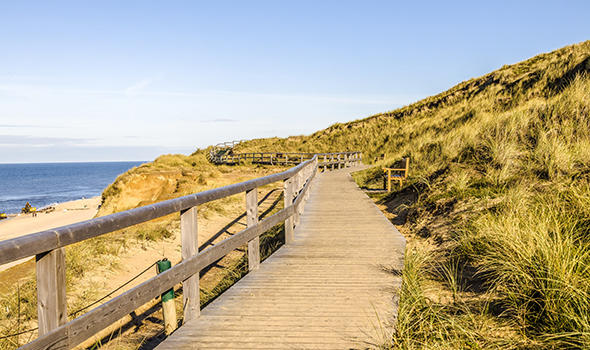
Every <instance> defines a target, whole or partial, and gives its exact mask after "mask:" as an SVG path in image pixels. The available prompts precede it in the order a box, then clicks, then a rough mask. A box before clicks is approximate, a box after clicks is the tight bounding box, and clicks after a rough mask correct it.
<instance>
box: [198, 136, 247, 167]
mask: <svg viewBox="0 0 590 350" xmlns="http://www.w3.org/2000/svg"><path fill="white" fill-rule="evenodd" d="M244 141H246V140H237V141H228V142H222V143H218V144H216V145H215V146H213V147H211V150H210V151H209V154H208V155H207V160H209V161H210V162H211V163H215V164H222V163H223V162H220V160H221V159H222V157H223V156H225V155H228V154H231V153H232V151H233V148H234V147H235V146H237V145H238V144H240V143H241V142H244Z"/></svg>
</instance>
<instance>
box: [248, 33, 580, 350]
mask: <svg viewBox="0 0 590 350" xmlns="http://www.w3.org/2000/svg"><path fill="white" fill-rule="evenodd" d="M238 147H239V149H240V150H244V151H271V150H275V151H276V150H280V151H316V152H328V151H344V150H361V151H362V152H363V156H364V160H365V162H366V163H370V164H373V165H374V167H373V168H371V169H368V170H366V171H364V172H363V173H360V174H358V175H356V176H355V179H356V180H357V182H358V183H359V184H360V185H361V186H365V187H369V188H382V186H383V185H382V184H383V179H382V170H381V167H384V166H391V165H392V164H394V163H395V162H397V161H399V159H401V158H402V157H410V159H411V164H412V166H411V171H410V178H409V181H408V182H407V183H406V184H405V185H404V187H403V188H402V189H400V190H399V191H397V192H395V193H393V194H391V195H385V196H380V197H379V196H377V197H376V198H377V199H376V200H377V201H378V202H379V203H380V204H381V205H383V206H384V207H385V208H387V209H386V210H387V211H390V212H391V213H392V214H394V215H398V216H399V217H403V220H402V222H401V223H400V226H399V227H400V229H401V230H402V231H403V232H404V233H405V234H406V236H407V237H408V238H409V239H410V242H411V244H410V247H411V248H410V249H409V250H408V252H407V255H406V266H405V269H404V272H403V280H404V284H403V286H404V287H403V289H402V291H401V301H400V310H399V320H398V323H397V328H396V332H395V335H394V337H393V339H392V340H391V343H390V344H384V347H391V348H404V349H413V348H415V349H422V348H432V349H438V348H457V349H458V348H461V349H462V348H475V349H480V348H547V349H551V348H564V347H566V348H589V347H590V345H589V344H590V338H589V335H590V323H589V320H590V305H589V303H590V235H589V232H588V231H589V230H590V225H589V224H590V221H589V219H590V41H588V42H583V43H580V44H576V45H572V46H568V47H565V48H563V49H560V50H557V51H554V52H551V53H547V54H542V55H539V56H536V57H534V58H531V59H529V60H526V61H524V62H520V63H517V64H514V65H509V66H504V67H502V68H500V69H499V70H497V71H495V72H492V73H489V74H487V75H485V76H483V77H480V78H476V79H472V80H469V81H466V82H463V83H461V84H459V85H457V86H455V87H453V88H451V89H450V90H448V91H445V92H443V93H441V94H439V95H436V96H432V97H429V98H426V99H424V100H422V101H419V102H416V103H414V104H412V105H409V106H406V107H404V108H400V109H398V110H395V111H391V112H387V113H383V114H378V115H375V116H371V117H368V118H365V119H361V120H357V121H354V122H350V123H342V124H336V125H333V126H331V127H329V128H327V129H325V130H321V131H318V132H316V133H315V134H313V135H310V136H297V137H291V138H287V139H278V138H274V139H261V140H253V141H250V142H245V143H242V144H240V145H239V146H238ZM406 197H407V198H412V200H410V201H409V202H408V203H405V202H404V203H405V204H403V205H399V203H400V200H399V199H400V198H406Z"/></svg>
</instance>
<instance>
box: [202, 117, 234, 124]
mask: <svg viewBox="0 0 590 350" xmlns="http://www.w3.org/2000/svg"><path fill="white" fill-rule="evenodd" d="M199 122H200V123H212V124H213V123H236V122H238V120H237V119H230V118H216V119H205V120H200V121H199Z"/></svg>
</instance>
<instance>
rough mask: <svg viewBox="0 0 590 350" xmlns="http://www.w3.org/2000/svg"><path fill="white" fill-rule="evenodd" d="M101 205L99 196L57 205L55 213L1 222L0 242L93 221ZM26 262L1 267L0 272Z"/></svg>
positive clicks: (25, 216) (29, 215)
mask: <svg viewBox="0 0 590 350" xmlns="http://www.w3.org/2000/svg"><path fill="white" fill-rule="evenodd" d="M99 204H100V197H99V196H97V197H92V198H88V199H79V200H75V201H70V202H64V203H60V204H57V205H56V206H55V211H53V212H50V213H38V214H37V216H35V217H33V215H32V214H20V215H19V216H15V217H11V218H9V219H5V220H2V221H0V241H3V240H6V239H10V238H14V237H19V236H24V235H27V234H30V233H35V232H39V231H44V230H48V229H51V228H55V227H60V226H65V225H69V224H73V223H76V222H79V221H84V220H88V219H92V218H93V217H94V216H95V215H96V212H97V211H98V205H99ZM26 260H27V259H23V260H19V261H13V262H12V263H9V264H5V265H1V266H0V271H4V270H6V269H7V268H9V267H11V266H14V265H17V264H19V263H21V262H24V261H26Z"/></svg>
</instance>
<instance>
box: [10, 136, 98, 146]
mask: <svg viewBox="0 0 590 350" xmlns="http://www.w3.org/2000/svg"><path fill="white" fill-rule="evenodd" d="M92 140H93V139H78V138H69V137H42V136H27V135H2V134H0V146H9V147H20V146H28V147H48V146H58V145H61V146H68V145H76V146H81V145H86V144H88V143H89V141H92Z"/></svg>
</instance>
